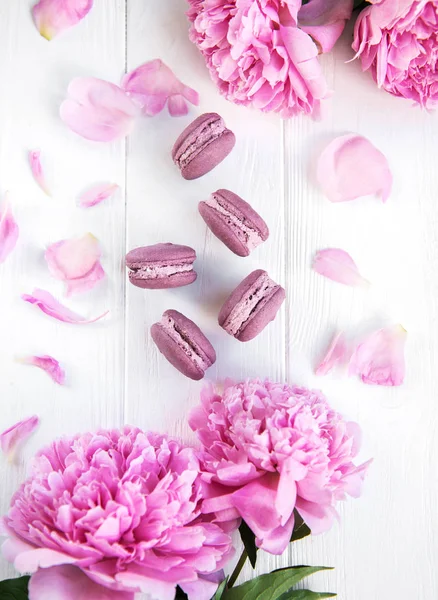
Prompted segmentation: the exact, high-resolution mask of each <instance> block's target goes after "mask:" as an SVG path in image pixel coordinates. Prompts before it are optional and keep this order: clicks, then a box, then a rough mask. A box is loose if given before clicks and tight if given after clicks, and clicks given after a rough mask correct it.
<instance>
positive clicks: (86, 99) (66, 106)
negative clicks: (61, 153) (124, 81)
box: [60, 77, 137, 142]
mask: <svg viewBox="0 0 438 600" xmlns="http://www.w3.org/2000/svg"><path fill="white" fill-rule="evenodd" d="M136 113H137V110H136V106H135V104H134V103H133V102H132V100H131V99H130V98H128V96H127V95H126V94H125V92H124V91H123V90H122V89H121V88H119V87H118V86H117V85H114V84H113V83H109V82H108V81H103V80H102V79H96V78H95V77H78V78H76V79H73V81H72V82H71V83H70V85H69V86H68V98H67V100H64V102H63V103H62V104H61V108H60V115H61V119H62V120H63V121H64V123H65V124H66V125H67V126H68V127H70V129H71V130H72V131H74V132H75V133H77V134H78V135H80V136H82V137H84V138H86V139H87V140H93V141H96V142H112V141H114V140H117V139H120V138H123V137H126V136H127V135H128V134H129V133H130V132H131V130H132V127H133V125H134V117H135V115H136Z"/></svg>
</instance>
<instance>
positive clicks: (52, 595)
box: [29, 565, 134, 600]
mask: <svg viewBox="0 0 438 600" xmlns="http://www.w3.org/2000/svg"><path fill="white" fill-rule="evenodd" d="M61 598H62V600H134V594H133V593H132V592H117V591H114V590H110V589H108V588H106V587H103V586H101V585H99V584H97V583H94V581H92V580H91V579H89V578H88V577H87V576H86V575H85V573H84V572H83V571H81V569H79V568H78V567H74V566H71V565H59V566H57V567H50V568H48V569H38V571H37V572H36V573H34V575H32V577H31V579H30V582H29V600H60V599H61Z"/></svg>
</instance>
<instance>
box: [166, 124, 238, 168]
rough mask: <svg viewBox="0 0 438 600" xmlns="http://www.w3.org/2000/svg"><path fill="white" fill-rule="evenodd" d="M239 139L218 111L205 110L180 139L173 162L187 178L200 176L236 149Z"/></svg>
mask: <svg viewBox="0 0 438 600" xmlns="http://www.w3.org/2000/svg"><path fill="white" fill-rule="evenodd" d="M235 143H236V138H235V136H234V133H233V132H232V131H230V130H229V129H227V127H226V126H225V123H224V120H223V119H222V117H221V116H219V115H218V114H217V113H205V114H203V115H200V116H199V117H198V118H197V119H195V120H194V121H193V123H191V124H190V125H189V126H188V127H186V129H184V131H183V132H182V133H181V135H180V136H179V138H178V139H177V140H176V142H175V145H174V146H173V150H172V158H173V162H174V163H175V164H176V165H177V167H179V169H180V171H181V175H182V176H183V177H184V179H197V178H198V177H202V175H205V174H206V173H208V172H209V171H211V170H212V169H214V168H215V167H216V166H217V165H218V164H219V163H221V162H222V161H223V160H224V158H226V157H227V156H228V154H229V153H230V152H231V150H232V149H233V148H234V144H235Z"/></svg>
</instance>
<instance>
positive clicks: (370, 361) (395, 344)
mask: <svg viewBox="0 0 438 600" xmlns="http://www.w3.org/2000/svg"><path fill="white" fill-rule="evenodd" d="M406 337H407V332H406V330H405V329H404V328H403V327H402V326H401V325H392V326H391V327H387V328H385V329H379V330H378V331H375V332H374V333H372V334H371V335H369V336H368V337H367V338H366V339H365V340H364V341H363V342H362V343H361V344H359V345H358V346H357V348H356V349H355V351H354V352H353V355H352V357H351V360H350V366H349V374H350V375H359V377H360V378H361V379H362V381H363V382H364V383H368V384H375V385H386V386H397V385H401V384H402V383H403V381H404V377H405V356H404V351H405V343H406Z"/></svg>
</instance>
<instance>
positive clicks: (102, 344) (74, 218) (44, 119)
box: [0, 0, 125, 578]
mask: <svg viewBox="0 0 438 600" xmlns="http://www.w3.org/2000/svg"><path fill="white" fill-rule="evenodd" d="M32 4H33V2H31V1H27V0H20V1H17V2H2V3H1V6H0V74H1V79H2V82H3V83H2V85H1V88H0V190H1V193H2V194H3V193H4V192H5V191H6V190H9V191H10V195H11V201H12V203H13V209H14V213H15V215H16V218H17V221H18V223H19V226H20V232H21V233H20V238H19V242H18V245H17V248H16V250H15V251H14V252H13V254H11V256H10V257H9V259H8V260H7V261H6V262H5V263H4V264H2V265H0V289H1V294H0V339H1V344H0V400H1V411H0V430H1V431H3V429H5V428H6V427H7V426H9V425H11V424H13V423H15V422H16V421H18V420H19V419H21V418H23V417H26V416H30V415H32V414H38V415H39V416H40V418H41V427H40V429H39V431H38V432H37V433H36V434H35V435H34V436H33V438H32V439H31V440H30V442H29V443H28V444H27V445H26V447H25V449H24V451H23V453H22V455H21V456H20V459H19V461H18V464H17V465H8V464H6V460H5V459H4V457H2V458H1V459H0V460H1V463H0V469H1V475H2V477H1V480H2V490H1V495H0V512H1V514H4V513H5V512H6V510H7V508H8V505H9V502H10V498H11V495H12V493H13V492H14V491H15V489H16V488H17V487H18V485H19V483H21V481H22V480H23V478H24V476H25V463H26V462H27V459H28V458H29V457H30V456H31V455H32V454H33V453H34V452H35V451H36V450H37V449H38V448H39V447H41V446H42V445H44V444H46V443H48V442H50V441H51V440H52V439H53V438H54V437H55V436H60V435H62V434H73V433H76V432H80V431H87V430H91V429H97V428H99V427H106V426H118V425H120V424H121V423H122V421H123V394H124V332H123V327H124V310H123V305H124V272H123V267H122V260H123V256H124V248H125V225H124V214H125V206H124V199H123V193H119V194H118V195H117V196H116V197H114V198H113V199H112V200H110V201H109V202H108V203H106V205H101V206H98V207H96V208H93V209H89V210H83V209H79V208H76V204H75V202H76V196H77V194H78V193H79V192H81V191H82V190H83V189H84V188H85V187H87V186H88V185H90V184H92V183H95V182H97V181H105V180H113V181H115V182H117V183H119V184H120V185H121V188H122V190H123V189H124V173H125V169H124V155H125V151H124V143H117V144H113V145H99V144H93V143H91V142H86V141H85V140H83V139H81V138H79V137H78V136H76V135H75V134H73V133H71V132H70V131H68V130H67V128H66V127H65V125H63V123H62V122H61V120H60V118H59V116H58V109H59V105H60V103H61V101H62V99H63V97H64V95H65V92H66V88H67V85H68V83H69V81H70V80H71V79H72V78H73V77H76V76H83V75H92V76H97V77H102V78H104V79H105V78H106V79H109V80H111V81H114V82H118V81H119V78H120V76H121V74H122V73H123V69H124V63H125V3H124V1H122V0H96V1H95V5H94V8H93V10H92V11H91V12H90V14H89V16H88V17H87V18H86V19H85V20H84V21H83V22H82V23H81V24H79V25H78V26H77V27H75V28H73V29H71V30H69V31H67V32H65V33H64V34H63V35H62V36H59V38H57V39H55V40H53V41H52V42H50V43H49V42H47V41H46V40H44V39H43V38H42V37H40V36H39V34H38V32H37V31H36V29H35V27H34V25H33V23H32V20H31V16H30V7H31V5H32ZM34 148H40V149H41V151H42V160H43V163H44V166H45V169H46V172H47V179H48V181H49V184H50V187H51V189H52V190H53V198H47V197H45V196H44V194H43V193H42V192H41V191H40V190H39V188H38V187H37V186H36V184H35V183H34V181H33V179H32V176H31V173H30V170H29V167H28V163H27V151H28V150H29V149H34ZM87 231H91V232H92V233H93V234H95V235H96V236H97V237H98V238H99V240H100V241H101V243H102V247H103V253H104V254H103V264H104V268H105V270H106V272H107V274H108V278H107V280H106V281H105V282H104V283H103V284H102V285H100V286H99V287H98V288H96V289H95V290H93V291H92V292H91V293H86V294H83V295H81V296H77V297H74V298H72V299H71V300H65V303H66V304H67V305H68V306H69V307H71V308H72V309H74V310H77V312H79V313H81V314H84V315H87V316H88V315H90V316H92V315H97V314H99V313H100V312H103V311H104V310H105V309H109V310H110V311H111V312H110V316H108V317H107V318H106V319H105V320H104V321H102V322H100V323H96V324H92V325H84V326H74V325H67V324H63V323H58V322H56V321H54V320H52V319H50V318H49V317H47V316H45V315H43V314H42V313H40V312H39V311H38V309H36V308H35V307H32V306H30V305H29V304H25V303H24V302H23V301H22V300H20V294H22V293H30V292H31V291H32V289H33V288H34V287H42V288H45V289H48V290H49V291H51V292H52V293H54V294H55V295H57V296H58V297H60V298H62V286H61V284H60V283H59V282H57V281H55V280H54V279H51V278H50V276H49V274H48V271H47V267H46V264H45V261H44V258H43V254H44V249H45V247H46V245H47V244H49V243H51V242H55V241H58V240H60V239H64V238H66V237H71V236H73V235H81V234H83V233H85V232H87ZM46 353H47V354H51V355H53V356H54V357H56V358H57V359H58V360H60V362H61V363H62V365H63V366H64V367H65V369H66V372H67V386H66V387H65V388H61V387H60V386H57V385H55V384H54V383H53V382H52V381H51V380H50V379H49V378H48V377H47V375H46V374H45V373H43V372H42V371H40V370H38V369H35V368H31V367H25V366H22V365H19V364H17V363H16V362H14V357H15V356H16V355H23V354H46ZM11 572H12V570H11V568H10V567H8V566H7V564H6V561H4V560H2V561H1V564H0V578H3V577H5V576H6V574H9V573H11Z"/></svg>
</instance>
